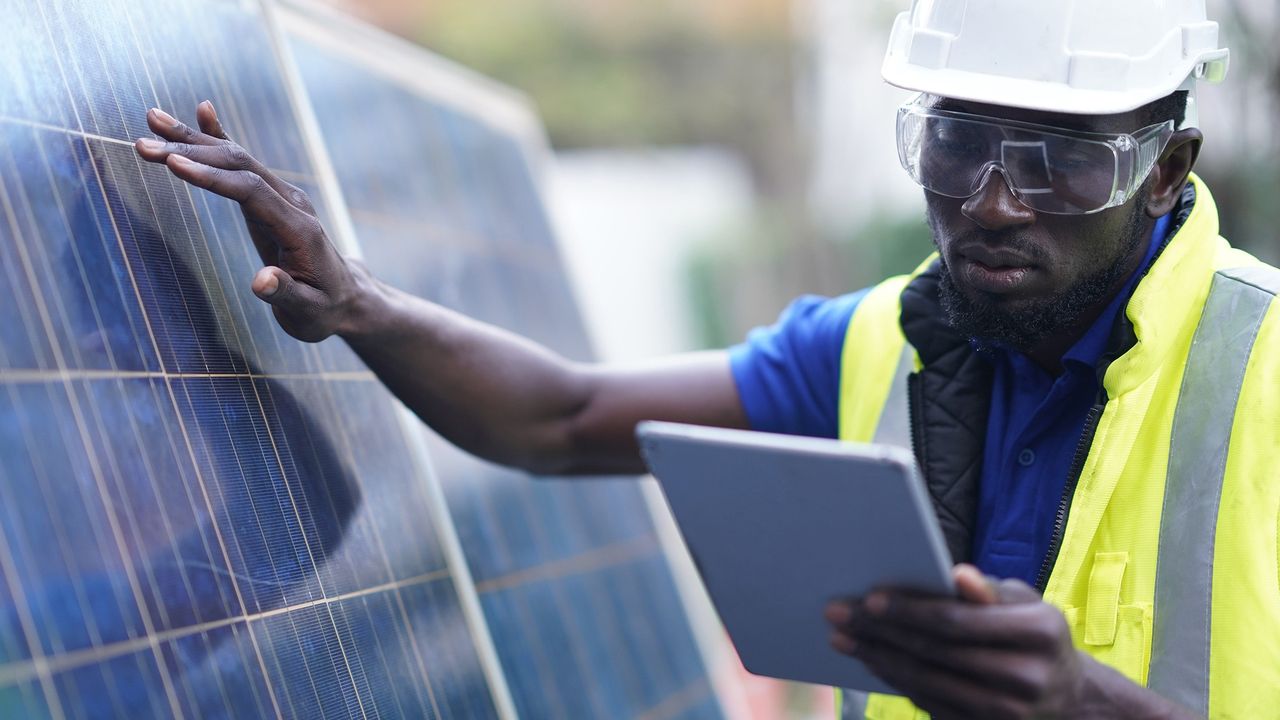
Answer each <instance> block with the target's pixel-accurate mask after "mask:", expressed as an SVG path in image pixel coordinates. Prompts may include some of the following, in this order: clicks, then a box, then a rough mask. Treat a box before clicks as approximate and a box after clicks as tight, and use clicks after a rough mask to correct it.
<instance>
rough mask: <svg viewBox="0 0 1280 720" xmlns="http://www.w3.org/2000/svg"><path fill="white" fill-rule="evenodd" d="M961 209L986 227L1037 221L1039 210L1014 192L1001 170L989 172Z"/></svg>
mask: <svg viewBox="0 0 1280 720" xmlns="http://www.w3.org/2000/svg"><path fill="white" fill-rule="evenodd" d="M960 211H961V212H962V213H964V216H965V217H967V218H969V219H970V220H972V221H974V222H975V223H977V224H978V225H979V226H981V227H982V228H983V229H984V230H992V231H995V230H1004V229H1006V228H1011V227H1017V226H1019V225H1030V224H1032V223H1034V222H1035V221H1036V211H1035V210H1032V209H1031V208H1029V207H1027V206H1026V205H1023V204H1022V202H1021V201H1019V200H1018V198H1017V197H1015V196H1014V194H1013V190H1011V189H1010V188H1009V181H1008V180H1006V179H1005V176H1004V173H1003V172H1001V171H1000V170H995V171H993V172H991V173H989V174H988V175H987V178H986V180H985V181H984V182H983V184H982V187H981V188H980V189H979V190H978V192H976V193H974V194H973V195H972V196H971V197H970V198H969V199H968V200H965V201H964V205H962V206H961V208H960Z"/></svg>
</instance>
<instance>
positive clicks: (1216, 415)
mask: <svg viewBox="0 0 1280 720" xmlns="http://www.w3.org/2000/svg"><path fill="white" fill-rule="evenodd" d="M1225 64H1226V51H1225V50H1220V49H1219V48H1218V47H1217V26H1216V24H1214V23H1211V22H1206V21H1205V20H1204V6H1203V2H1196V1H1195V0H1184V1H1183V2H1179V3H1169V2H1166V1H1165V0H1131V1H1130V2H1127V3H1103V2H1101V0H1078V1H1077V2H1074V3H1028V2H1025V0H968V1H967V2H965V1H964V0H931V1H930V0H917V2H916V5H915V7H914V8H913V10H912V12H910V13H904V14H903V15H902V16H901V17H900V18H899V19H898V22H897V24H896V26H895V29H894V34H893V38H892V40H891V43H890V51H889V56H888V58H887V60H886V63H885V75H886V78H887V79H888V80H889V81H890V82H893V83H895V84H898V85H901V86H903V87H907V88H911V89H914V90H917V91H920V92H921V93H922V95H921V96H920V98H918V99H917V100H915V101H913V102H912V103H909V104H907V105H906V106H904V107H903V108H902V109H901V110H900V112H899V124H898V143H899V149H900V154H901V157H902V162H903V165H904V167H905V168H906V169H907V170H908V172H909V173H910V174H911V176H912V177H913V178H914V179H915V180H916V181H917V182H918V183H920V184H921V185H922V187H924V189H925V197H926V202H927V206H928V217H929V221H930V224H931V227H932V228H933V232H934V236H935V242H936V244H937V247H938V250H939V253H938V255H937V257H936V258H935V259H931V260H930V261H928V262H926V263H925V265H923V266H922V267H921V269H920V270H919V271H918V272H917V273H915V274H913V275H912V276H910V277H903V278H896V279H892V280H889V281H886V282H885V283H883V284H881V285H879V286H877V287H876V288H873V289H871V290H869V291H866V292H863V293H857V294H854V295H850V296H846V297H843V298H837V299H835V300H819V299H802V300H800V301H798V302H797V304H796V305H795V306H793V308H792V309H791V310H790V311H788V313H787V314H786V315H785V316H784V317H783V320H782V321H781V322H780V323H779V325H778V326H776V327H775V328H773V329H771V330H767V331H757V332H756V333H754V334H753V335H752V337H751V339H750V340H749V341H748V342H747V343H746V344H744V345H742V346H739V347H737V348H734V349H733V350H732V351H730V352H717V353H705V354H698V355H693V356H687V357H680V358H676V359H673V360H670V361H666V362H663V363H658V364H654V365H645V366H636V367H609V366H587V365H579V364H574V363H570V362H567V361H565V360H563V359H561V358H559V357H557V356H555V355H553V354H552V353H550V352H548V351H546V350H545V349H542V348H540V347H538V346H535V345H533V344H531V343H529V342H527V341H525V340H523V339H521V338H518V337H514V336H512V335H510V334H508V333H505V332H502V331H500V330H497V329H494V328H492V327H488V326H485V325H482V324H480V323H477V322H474V321H472V320H469V319H468V318H465V317H462V316H459V315H457V314H455V313H452V312H450V311H448V310H446V309H443V308H441V307H438V306H435V305H432V304H430V303H428V302H426V301H424V300H421V299H418V298H414V297H410V296H408V295H405V294H404V293H401V292H398V291H396V290H394V289H392V288H389V287H386V286H384V285H382V284H380V283H378V281H377V280H375V279H374V278H373V277H371V276H370V275H369V273H368V272H367V271H366V270H364V269H363V268H362V267H361V266H360V265H358V264H356V263H353V262H351V261H348V260H344V259H343V258H341V257H340V256H339V255H338V254H337V252H336V251H335V250H334V248H333V246H332V245H331V244H330V243H329V241H328V240H327V238H326V236H325V233H324V229H323V228H322V227H320V225H319V223H318V222H317V221H316V219H315V216H314V213H313V212H312V210H311V207H310V204H309V202H308V200H307V198H306V197H305V195H303V194H302V193H301V192H299V191H298V190H297V189H296V188H294V187H292V186H290V185H288V184H287V183H285V182H283V181H282V180H280V179H279V178H277V177H275V176H274V175H272V174H271V173H270V172H268V171H267V170H265V169H264V168H263V167H262V166H261V165H260V164H259V163H258V162H257V161H256V160H254V159H253V158H252V157H251V156H250V155H248V154H247V153H245V152H244V151H243V150H241V149H240V148H239V147H238V146H236V145H234V144H233V143H231V141H230V140H228V139H227V138H226V135H225V134H224V133H223V131H222V128H221V126H220V125H219V123H218V120H217V116H216V114H215V112H214V109H213V107H212V106H211V105H209V104H207V103H205V104H202V105H201V107H200V108H199V109H198V111H197V117H198V120H199V126H200V129H199V130H195V129H192V128H188V127H186V126H185V125H183V124H181V123H179V122H178V121H176V120H174V119H173V118H172V117H170V116H168V115H166V114H164V113H163V112H160V111H157V110H153V111H152V112H151V113H150V115H149V118H148V119H149V122H150V126H151V129H152V130H153V131H154V132H156V134H158V135H159V136H161V137H162V138H163V141H156V140H139V141H138V146H137V147H138V152H139V153H140V154H141V155H142V157H144V158H145V159H147V160H150V161H153V162H164V163H166V164H167V165H168V167H169V168H170V169H171V170H172V172H173V173H174V174H176V175H177V176H178V177H180V178H182V179H184V180H186V181H188V182H191V183H193V184H195V185H198V186H200V187H203V188H206V189H209V190H211V191H213V192H216V193H219V194H221V195H225V196H227V197H230V198H232V199H234V200H237V201H239V202H240V203H241V205H242V207H243V209H244V213H245V217H246V220H247V222H248V224H249V227H250V229H251V231H252V233H253V236H254V240H255V242H256V244H257V247H258V250H259V252H260V253H261V255H262V258H263V260H264V262H265V263H266V265H267V267H265V268H263V269H262V270H261V271H260V272H259V273H258V274H257V276H256V277H255V278H254V279H253V290H254V292H255V293H256V294H257V295H258V296H259V297H260V298H262V299H263V300H264V301H266V302H268V303H269V304H270V305H271V306H272V310H273V312H274V313H275V316H276V318H277V319H278V320H279V322H280V324H281V325H282V326H283V327H284V328H285V330H286V331H288V332H289V333H290V334H292V335H294V336H295V337H297V338H299V339H302V340H306V341H318V340H321V339H323V338H326V337H329V336H330V335H334V334H337V335H340V336H342V337H343V338H345V339H346V341H347V342H348V343H349V344H350V345H351V346H352V347H353V348H354V349H355V350H356V351H357V352H358V353H359V354H360V356H361V357H362V358H363V359H364V360H365V362H366V363H367V364H368V365H369V366H370V368H372V369H373V370H374V371H375V372H377V373H378V375H379V377H380V378H382V380H383V381H384V382H385V383H386V384H387V385H388V386H389V387H390V388H391V389H392V390H393V391H394V392H395V393H396V394H397V395H398V396H399V397H400V398H401V399H402V400H404V401H405V402H406V403H407V404H408V405H409V406H410V407H411V408H413V409H414V410H415V411H416V412H417V413H418V415H419V416H420V417H421V418H422V419H423V420H424V421H426V422H427V423H429V424H430V425H431V426H432V427H434V428H435V429H436V430H437V431H439V432H440V433H442V434H443V435H444V436H445V437H447V438H449V439H450V440H451V441H453V442H454V443H456V444H458V445H460V446H462V447H463V448H466V449H467V450H470V451H471V452H474V453H476V454H478V455H481V456H484V457H486V458H489V459H491V460H495V461H499V462H504V463H507V464H510V465H515V466H519V467H522V468H527V469H529V470H531V471H534V472H539V473H553V474H573V473H577V474H591V473H613V472H639V471H641V470H642V469H643V467H642V464H641V462H640V459H639V456H638V452H637V448H636V445H635V441H634V438H633V435H632V431H633V428H634V426H635V424H636V423H637V422H638V421H640V420H643V419H664V420H676V421H683V422H692V423H702V424H708V425H720V426H726V427H754V428H756V429H765V430H775V431H782V432H793V433H807V434H815V435H828V436H833V437H835V436H838V437H841V438H844V439H848V440H864V441H865V440H872V439H876V440H880V441H885V442H899V443H903V444H910V445H912V446H913V448H914V449H915V451H916V455H917V458H918V459H919V461H920V464H921V466H922V468H923V469H924V472H925V476H926V481H927V484H928V486H929V489H930V492H931V495H932V496H933V500H934V505H935V508H936V509H937V512H938V515H939V519H940V521H941V523H942V526H943V528H944V532H945V534H946V537H947V540H948V544H949V546H950V549H951V552H952V554H953V555H954V556H955V557H956V559H957V560H960V561H969V562H972V563H974V564H976V568H975V567H974V566H973V565H961V566H959V567H958V568H957V569H956V571H955V579H956V583H957V587H958V589H959V597H958V598H936V597H917V596H913V595H911V594H909V593H905V592H901V591H895V590H893V589H886V590H884V591H878V592H875V593H872V594H871V595H870V596H868V597H866V598H860V599H854V600H851V601H848V602H836V603H833V604H832V605H831V606H830V607H829V608H828V609H827V619H828V621H829V622H830V623H831V624H832V627H833V636H832V644H833V645H834V646H835V647H836V648H837V649H839V650H841V651H843V652H846V653H848V654H850V655H852V656H855V657H857V658H859V659H861V660H862V661H863V662H865V663H867V664H868V665H869V666H870V667H871V668H872V669H873V670H874V671H875V672H877V673H878V674H879V675H881V676H882V677H883V678H885V679H886V680H887V681H888V682H889V683H890V684H892V685H894V686H895V687H897V688H898V689H899V690H901V691H902V693H903V694H904V695H905V696H906V698H909V699H910V701H911V702H908V701H907V700H906V699H902V698H892V697H881V696H871V697H867V696H859V695H857V694H854V693H845V694H844V703H843V712H844V714H845V715H846V716H850V717H853V716H859V715H864V714H865V716H867V717H875V718H897V717H915V716H916V712H917V711H916V709H915V708H914V707H913V706H912V704H911V703H912V702H913V703H914V704H915V706H918V707H919V708H921V709H922V710H924V711H928V712H931V713H933V714H934V715H935V716H938V717H982V718H987V717H1114V718H1139V717H1203V716H1205V715H1213V716H1215V717H1216V716H1221V717H1265V716H1275V715H1276V713H1277V712H1280V579H1278V578H1277V575H1278V569H1280V562H1278V555H1280V550H1278V542H1277V537H1278V531H1277V523H1278V522H1280V483H1277V482H1276V481H1275V480H1274V479H1273V478H1274V475H1275V472H1276V471H1275V470H1274V468H1275V467H1276V466H1278V465H1280V442H1278V441H1277V436H1280V382H1276V380H1275V378H1276V377H1280V310H1276V309H1275V307H1276V303H1274V297H1275V295H1276V294H1277V292H1280V273H1278V272H1277V271H1276V270H1274V269H1272V268H1269V267H1267V266H1264V265H1262V264H1261V263H1259V262H1258V261H1256V260H1254V259H1253V258H1251V257H1249V256H1248V255H1245V254H1243V253H1240V252H1238V251H1235V250H1232V249H1230V247H1229V246H1228V245H1227V244H1226V242H1225V241H1223V240H1221V239H1220V238H1218V237H1217V217H1216V210H1215V209H1214V205H1213V200H1212V198H1211V197H1210V195H1209V192H1208V190H1207V189H1206V188H1205V187H1204V185H1203V184H1202V183H1201V182H1200V181H1199V180H1198V179H1196V178H1195V177H1194V176H1192V175H1191V170H1192V168H1193V166H1194V164H1195V161H1196V158H1197V155H1198V153H1199V150H1200V145H1201V142H1202V136H1201V133H1200V131H1199V130H1198V129H1196V127H1195V112H1194V111H1195V105H1194V88H1195V81H1196V79H1198V78H1207V79H1212V80H1217V79H1220V78H1221V76H1222V75H1223V74H1224V72H1225ZM388 172H389V173H394V172H395V169H394V168H388ZM983 573H985V574H986V575H989V576H995V577H998V578H1001V579H999V580H994V579H992V580H988V579H986V578H984V575H983Z"/></svg>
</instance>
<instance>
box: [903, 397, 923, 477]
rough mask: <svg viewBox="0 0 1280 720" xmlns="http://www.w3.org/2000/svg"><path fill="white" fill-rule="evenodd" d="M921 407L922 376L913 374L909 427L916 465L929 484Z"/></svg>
mask: <svg viewBox="0 0 1280 720" xmlns="http://www.w3.org/2000/svg"><path fill="white" fill-rule="evenodd" d="M920 405H921V397H920V375H919V373H911V374H910V375H908V376H907V420H908V422H907V425H908V426H910V428H911V454H912V455H914V456H915V459H916V464H917V465H919V466H920V475H921V476H922V478H921V479H924V480H926V484H927V476H926V475H925V464H924V447H923V445H924V442H923V435H924V431H923V430H922V429H921V427H920V426H921V425H923V424H924V409H923V408H921V407H920Z"/></svg>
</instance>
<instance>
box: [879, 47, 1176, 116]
mask: <svg viewBox="0 0 1280 720" xmlns="http://www.w3.org/2000/svg"><path fill="white" fill-rule="evenodd" d="M883 74H884V79H885V82H887V83H889V84H890V85H894V86H896V87H900V88H903V89H905V90H914V91H916V92H921V93H927V94H930V95H938V96H941V97H946V98H951V99H954V100H965V101H969V102H977V103H983V104H987V105H999V106H1002V107H1012V108H1024V109H1028V110H1038V111H1042V112H1052V113H1063V114H1068V115H1116V114H1120V113H1126V112H1129V111H1131V110H1136V109H1138V108H1140V107H1142V106H1143V105H1146V104H1148V103H1150V102H1153V101H1155V100H1158V99H1160V98H1162V97H1165V96H1166V95H1169V94H1171V93H1173V92H1174V91H1176V90H1178V89H1179V88H1180V87H1182V85H1183V83H1184V81H1185V80H1186V77H1185V76H1182V77H1178V76H1170V77H1169V80H1168V82H1167V83H1164V84H1162V85H1159V86H1152V87H1146V88H1141V89H1139V90H1127V91H1106V90H1087V89H1082V88H1076V87H1071V86H1070V85H1067V84H1065V83H1059V82H1042V81H1036V80H1025V79H1022V78H1009V77H1003V78H1002V77H992V76H991V75H980V74H978V73H972V72H966V71H963V70H950V69H934V68H921V67H918V66H912V65H908V64H907V63H905V62H901V61H898V60H896V59H895V58H892V57H890V58H886V60H885V63H884V67H883Z"/></svg>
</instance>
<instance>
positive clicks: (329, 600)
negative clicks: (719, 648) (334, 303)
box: [0, 0, 722, 720]
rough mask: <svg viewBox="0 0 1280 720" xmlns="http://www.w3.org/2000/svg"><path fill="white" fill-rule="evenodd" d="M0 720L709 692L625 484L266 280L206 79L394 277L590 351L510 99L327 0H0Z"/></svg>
mask: <svg viewBox="0 0 1280 720" xmlns="http://www.w3.org/2000/svg"><path fill="white" fill-rule="evenodd" d="M0 17H3V18H4V26H5V31H4V36H5V37H4V40H3V42H0V458H2V462H0V717H4V718H28V717H30V718H46V717H47V718H64V717H65V718H129V719H130V720H136V719H140V718H148V717H156V718H167V717H184V718H193V717H229V718H251V717H298V718H336V717H361V718H375V717H377V718H382V717H388V718H389V717H501V718H508V717H515V716H520V717H526V718H590V717H602V718H621V717H644V718H651V719H656V718H703V717H720V716H721V714H722V712H721V709H720V705H719V703H718V701H717V699H716V696H715V693H714V692H713V689H712V686H711V684H710V682H709V680H708V675H707V671H706V668H705V665H704V663H703V661H702V658H701V656H700V654H699V652H698V650H697V647H696V645H695V643H694V641H693V638H692V635H691V632H690V627H689V623H688V620H687V618H686V615H685V612H684V609H683V606H682V603H681V601H680V598H679V596H678V593H677V591H676V587H675V585H674V583H673V580H672V576H671V571H670V569H669V567H668V564H667V561H666V558H665V555H664V553H663V551H662V547H661V544H660V542H659V539H658V536H657V533H656V532H655V529H654V525H653V522H652V521H651V519H650V516H649V514H648V511H647V510H646V503H645V500H644V497H643V495H642V493H641V491H640V488H639V487H638V485H637V483H636V482H635V481H633V480H627V479H614V480H600V481H591V482H567V481H554V480H534V479H530V478H528V477H526V476H522V475H519V474H517V473H514V472H511V471H508V470H505V469H501V468H498V467H495V466H491V465H487V464H484V463H482V462H480V461H478V460H475V459H473V458H471V457H469V456H466V455H465V454H463V453H461V452H459V451H457V450H455V449H453V448H452V447H450V446H448V445H447V444H446V443H444V442H443V441H441V440H439V439H438V438H437V437H435V436H434V435H432V434H431V433H430V432H429V431H427V430H426V429H425V428H422V427H421V426H420V425H419V424H417V423H415V422H413V420H412V418H409V417H407V411H405V410H404V409H403V408H402V407H401V406H399V405H398V404H397V403H395V401H394V400H393V399H392V398H391V397H390V396H389V394H388V393H387V392H386V391H385V390H384V389H383V387H382V386H381V384H380V383H378V381H377V380H376V378H375V377H374V376H373V375H372V374H371V373H370V372H368V370H367V369H365V368H364V367H363V365H362V364H361V363H360V362H359V361H358V359H357V358H355V357H354V355H353V354H352V353H351V352H350V351H349V350H348V349H347V348H346V347H345V346H344V345H342V344H341V343H340V342H338V341H327V342H325V343H321V344H319V345H305V344H302V343H299V342H296V341H294V340H292V339H290V338H289V337H287V336H286V335H284V333H283V332H282V331H280V330H279V329H278V328H277V327H276V326H275V324H274V322H273V320H272V318H271V317H270V314H269V310H268V309H267V308H266V307H265V306H264V305H263V304H262V303H260V302H259V301H258V300H257V299H256V298H254V297H253V296H252V294H251V292H250V291H249V279H250V278H251V277H252V276H253V273H254V272H255V270H256V269H257V268H258V266H259V262H260V261H259V260H258V259H257V257H256V255H255V253H254V251H253V248H252V244H251V242H250V239H249V237H248V236H247V233H246V230H245V228H244V226H243V222H242V220H241V219H240V216H239V213H238V210H237V208H236V207H235V206H234V204H232V203H230V202H229V201H225V200H223V199H221V198H217V197H214V196H212V195H209V194H207V193H203V192H201V191H199V190H194V189H192V188H190V187H188V186H186V185H184V184H183V183H181V182H179V181H177V180H175V179H174V178H172V177H171V176H170V175H169V174H168V172H167V171H166V170H165V169H164V168H163V167H157V166H154V165H148V164H146V163H143V162H141V161H140V160H139V159H138V158H137V157H136V156H135V154H134V151H133V148H132V141H133V140H134V139H135V138H137V137H144V136H147V135H148V131H147V128H146V125H145V113H146V111H147V109H148V108H150V107H161V108H163V109H165V110H167V111H169V112H171V113H174V114H177V115H179V116H180V117H182V118H183V119H185V120H187V121H188V122H191V121H192V120H193V118H192V117H191V115H192V113H193V112H194V108H195V106H196V103H197V102H199V101H200V100H203V99H212V100H213V101H214V102H215V103H216V104H217V107H218V109H219V114H220V117H221V118H222V120H223V124H224V126H225V127H226V129H227V130H228V132H229V133H230V134H231V135H232V137H234V138H236V139H237V140H238V141H239V142H240V143H241V144H243V145H244V146H245V147H247V148H248V149H249V150H250V151H251V152H253V153H254V154H255V155H256V156H257V157H259V158H260V159H262V160H263V161H264V162H265V163H266V164H267V165H268V166H270V167H271V168H273V169H275V170H276V171H277V172H279V173H280V174H281V175H282V176H283V177H285V178H286V179H287V180H289V181H290V182H292V183H294V184H295V185H298V186H300V187H302V188H304V189H305V190H307V191H308V192H309V193H310V194H311V195H312V197H313V198H314V199H315V200H316V205H317V206H318V210H319V212H320V214H321V217H322V218H323V219H324V221H325V224H326V226H327V227H328V228H329V229H330V232H331V235H332V236H333V237H334V239H335V241H337V242H338V243H339V244H340V246H342V249H344V250H345V251H347V252H350V253H359V254H361V255H363V257H364V259H365V260H366V262H367V263H368V264H369V265H370V266H371V268H372V269H373V270H374V272H375V273H376V274H378V275H379V276H381V277H383V278H385V279H387V280H388V281H390V282H392V283H393V284H396V285H398V286H400V287H402V288H404V289H406V290H409V291H411V292H414V293H417V294H420V295H422V296H425V297H427V298H430V299H432V300H435V301H437V302H439V303H442V304H444V305H447V306H449V307H453V308H455V309H458V310H461V311H463V312H465V313H467V314H469V315H472V316H474V317H477V318H480V319H482V320H485V321H487V322H491V323H495V324H497V325H500V326H503V327H506V328H509V329H512V330H514V331H516V332H519V333H521V334H524V335H527V336H530V337H532V338H534V339H536V340H538V341H540V342H542V343H545V344H547V345H548V346H550V347H552V348H555V349H556V350H558V351H560V352H562V353H564V354H566V355H567V356H570V357H573V358H579V359H585V358H587V357H589V355H590V348H589V344H588V342H587V339H586V337H585V334H584V332H583V327H582V323H581V321H580V318H579V315H578V312H577V309H576V307H575V305H574V300H573V298H572V296H571V294H570V292H569V289H568V286H567V283H566V278H565V275H564V270H563V267H562V263H561V260H560V258H559V256H558V254H557V249H556V245H555V241H554V238H553V235H552V232H551V229H550V226H549V224H548V221H547V217H546V215H545V209H544V207H543V204H542V201H541V199H540V198H539V190H538V186H539V183H538V180H537V177H536V168H537V162H538V155H539V153H540V152H542V140H541V134H540V130H539V128H538V125H537V123H536V121H535V120H534V119H533V116H532V115H531V114H530V113H529V111H528V110H527V108H526V107H525V105H524V104H523V103H522V102H521V101H520V100H519V99H518V98H516V97H514V96H512V95H510V94H509V93H508V92H507V91H505V90H503V89H501V88H498V87H496V86H493V85H491V84H490V83H488V82H487V81H485V80H483V79H481V78H478V77H473V76H471V75H470V74H469V73H467V72H466V71H463V70H460V69H457V68H453V67H451V66H449V65H447V64H445V63H444V62H442V61H440V60H438V59H435V58H432V57H430V56H428V55H426V54H425V53H422V52H420V51H418V50H416V49H413V48H410V47H409V46H407V45H404V44H403V43H400V42H398V41H395V40H393V39H391V38H388V37H386V36H383V35H381V34H379V33H377V32H375V31H372V30H369V29H366V28H362V27H358V26H354V25H352V24H350V23H349V22H348V21H346V20H343V19H340V18H337V17H336V16H332V15H329V14H327V13H326V12H324V11H322V10H319V9H317V8H312V7H307V6H302V5H297V4H293V3H289V4H283V5H282V4H276V3H271V4H261V3H259V2H256V1H250V0H245V1H244V2H235V1H233V0H164V1H163V2H162V1H160V0H48V1H46V0H41V1H40V2H29V1H28V0H0Z"/></svg>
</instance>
